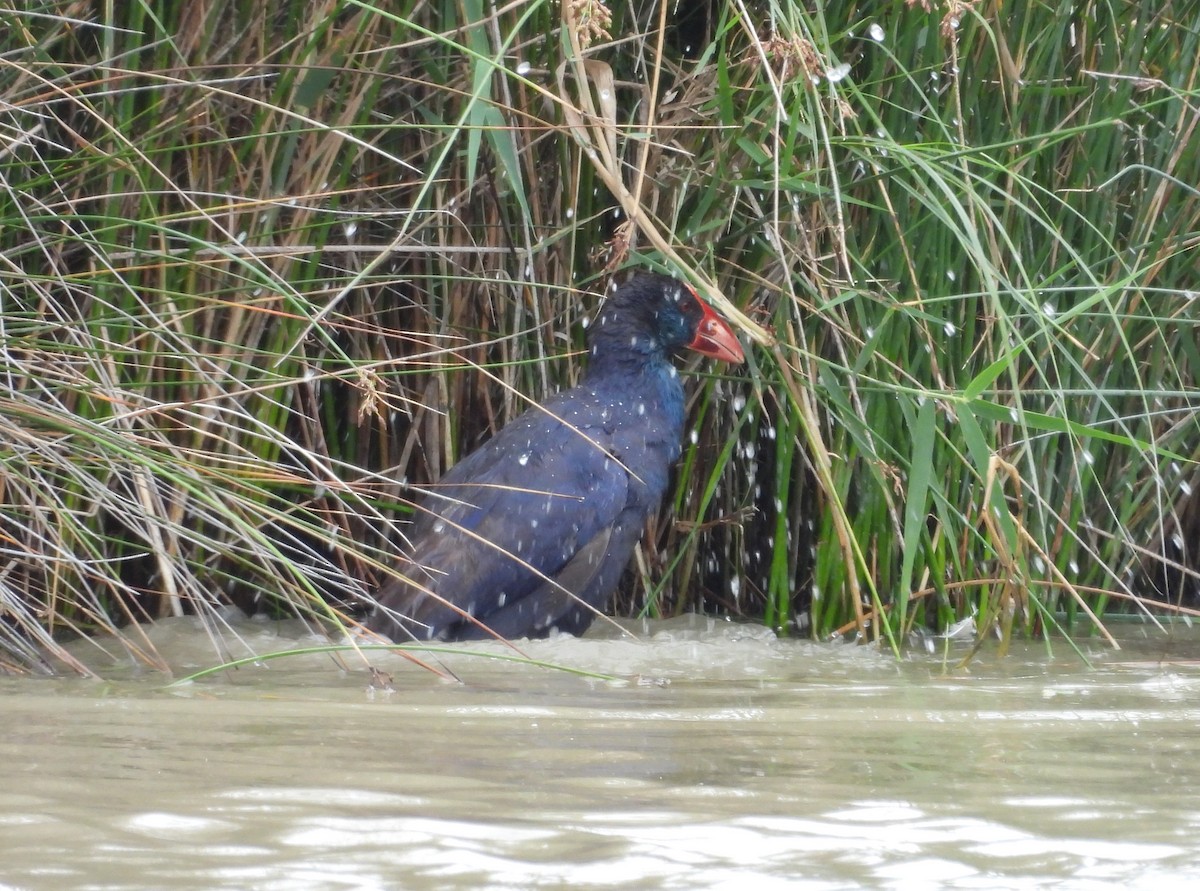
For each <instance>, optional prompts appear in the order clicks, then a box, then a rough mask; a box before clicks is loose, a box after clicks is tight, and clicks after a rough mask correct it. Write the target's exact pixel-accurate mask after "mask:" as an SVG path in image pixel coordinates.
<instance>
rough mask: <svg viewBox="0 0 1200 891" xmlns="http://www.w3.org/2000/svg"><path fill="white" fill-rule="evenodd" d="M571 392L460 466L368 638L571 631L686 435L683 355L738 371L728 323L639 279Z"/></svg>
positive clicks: (621, 298)
mask: <svg viewBox="0 0 1200 891" xmlns="http://www.w3.org/2000/svg"><path fill="white" fill-rule="evenodd" d="M588 344H589V347H590V359H589V362H588V368H587V372H586V373H585V375H584V377H583V380H582V382H581V383H580V384H579V386H577V387H574V388H572V389H570V390H566V391H564V392H561V393H558V394H557V395H555V396H553V397H551V398H549V399H547V400H546V401H545V402H544V403H542V404H541V405H537V406H534V407H532V408H530V409H529V410H527V411H526V412H524V413H523V414H522V415H521V416H520V417H518V418H517V419H516V420H514V421H513V422H512V423H510V424H509V425H508V426H506V427H505V428H504V429H503V430H501V431H500V432H499V433H498V434H496V436H495V437H494V438H493V439H492V440H490V441H489V442H488V443H486V444H485V445H484V446H483V447H482V448H480V449H479V450H477V451H475V452H473V453H472V454H470V455H468V456H467V457H466V458H464V459H463V460H462V461H460V462H459V463H458V464H456V465H455V466H454V467H453V468H452V469H451V470H450V471H449V472H448V473H447V474H446V475H445V476H444V477H442V479H441V482H440V483H439V484H438V486H437V487H436V489H435V490H434V494H432V495H431V496H429V497H428V498H427V499H426V502H425V505H424V507H423V508H422V511H421V513H420V515H419V516H418V518H417V520H416V522H415V523H414V524H413V528H412V533H411V536H410V541H411V543H412V557H411V563H410V564H409V565H408V566H406V567H405V568H404V569H403V577H402V578H394V579H392V580H390V581H389V582H387V583H386V584H385V585H384V586H383V588H382V589H381V590H380V592H379V594H378V596H377V600H378V606H377V607H376V610H375V613H374V615H373V616H372V617H371V619H370V622H369V627H370V628H371V629H372V630H374V631H377V632H380V633H382V634H385V635H387V636H389V637H391V638H392V639H393V640H395V641H406V640H414V639H415V640H428V639H440V640H469V639H477V638H485V637H489V636H491V635H493V634H495V635H498V636H500V637H505V638H520V637H544V636H546V635H548V634H550V633H552V632H555V631H559V632H564V633H570V634H581V633H583V631H584V630H586V629H587V627H588V626H589V625H590V624H591V623H592V619H593V618H594V617H595V615H596V613H597V611H598V610H602V609H603V608H604V607H605V606H606V604H607V602H608V599H609V596H610V595H611V594H612V591H613V589H614V588H615V587H616V586H617V583H618V581H619V580H620V576H621V572H622V570H623V569H624V568H625V565H626V564H627V563H628V562H629V558H630V555H631V554H632V553H633V548H634V546H635V545H636V544H637V541H638V538H639V537H640V536H641V533H642V529H643V527H644V526H645V523H646V518H647V517H648V516H649V515H650V513H651V512H652V511H653V510H654V509H655V508H656V507H657V506H658V503H659V501H660V500H661V498H662V495H663V491H664V490H665V489H666V486H667V475H668V472H669V470H670V467H671V464H672V463H673V462H674V461H675V459H676V458H678V457H679V451H680V439H681V438H682V435H683V420H684V418H683V387H682V386H681V385H680V383H679V377H678V374H677V372H676V370H675V367H674V366H673V365H672V364H671V362H670V356H671V354H672V353H673V352H674V351H675V350H677V349H681V348H684V347H687V348H689V349H692V350H695V351H697V352H699V353H703V354H704V355H707V356H713V357H715V358H717V359H721V360H723V361H726V362H733V363H740V362H742V361H743V360H744V358H745V357H744V355H743V353H742V348H741V345H740V344H739V343H738V340H737V337H736V336H735V335H734V333H733V331H732V330H731V329H730V327H729V326H728V325H727V324H726V323H725V322H724V321H723V320H722V319H721V318H720V317H718V316H717V314H716V313H715V312H713V310H712V307H710V306H708V304H706V303H705V302H704V301H702V300H701V299H700V298H699V297H698V296H697V295H696V293H695V292H694V291H693V290H692V289H691V288H689V287H688V286H687V285H685V284H683V283H682V282H680V281H677V280H676V279H673V278H669V277H667V276H663V275H654V274H649V273H643V274H639V275H637V276H636V277H634V278H633V279H631V280H630V281H628V282H627V283H626V284H624V285H621V286H620V287H618V288H617V289H616V290H615V291H614V292H613V293H612V295H611V296H610V297H609V298H608V300H607V302H606V303H605V304H604V307H603V309H602V310H601V312H600V314H599V315H598V316H597V318H596V319H595V321H594V322H593V323H592V325H591V327H590V328H589V330H588Z"/></svg>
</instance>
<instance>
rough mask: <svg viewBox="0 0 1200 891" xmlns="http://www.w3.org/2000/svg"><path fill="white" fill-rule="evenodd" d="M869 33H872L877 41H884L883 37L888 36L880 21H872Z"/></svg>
mask: <svg viewBox="0 0 1200 891" xmlns="http://www.w3.org/2000/svg"><path fill="white" fill-rule="evenodd" d="M867 33H868V34H870V35H871V39H872V40H874V41H875V42H876V43H883V38H884V37H885V36H886V35H885V34H884V33H883V26H882V25H880V24H879V22H872V23H871V27H870V28H868V29H867Z"/></svg>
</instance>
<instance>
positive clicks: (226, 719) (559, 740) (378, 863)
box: [0, 621, 1200, 891]
mask: <svg viewBox="0 0 1200 891" xmlns="http://www.w3.org/2000/svg"><path fill="white" fill-rule="evenodd" d="M278 630H279V629H275V628H268V627H264V626H255V627H251V628H248V629H244V633H245V634H247V635H250V636H251V639H250V640H249V643H250V644H251V645H253V646H256V647H258V648H259V649H260V650H267V649H270V648H271V647H272V646H275V647H278V646H281V645H287V644H289V643H295V642H296V641H294V640H293V641H288V640H287V639H283V640H279V639H275V638H274V635H276V633H277V631H278ZM153 633H154V635H155V637H156V643H157V644H158V645H159V646H160V647H161V648H169V652H170V653H171V654H172V656H173V657H174V658H177V660H178V663H179V665H180V667H181V668H182V667H183V666H184V665H186V664H204V663H207V662H210V661H212V657H211V654H210V653H209V651H208V649H207V643H206V641H205V639H204V638H203V636H202V635H201V634H200V633H199V632H197V631H196V630H195V629H194V628H193V627H192V626H191V625H190V624H189V623H187V622H184V621H180V622H175V623H165V624H164V625H162V626H160V627H158V628H156V629H155V630H154V632H153ZM285 633H286V632H285ZM462 649H464V650H465V649H466V648H465V647H463V648H462ZM475 649H482V650H485V651H488V652H492V653H500V652H502V648H501V647H499V646H497V645H494V644H486V645H479V646H477V647H475ZM524 649H525V650H526V652H528V653H529V654H530V655H532V656H535V657H538V658H547V659H551V660H555V661H558V662H562V663H565V664H570V665H572V666H575V667H579V668H586V669H590V670H596V671H599V672H603V673H617V674H620V675H622V676H623V678H624V680H623V681H622V682H619V683H613V682H605V681H598V680H589V679H586V678H580V677H577V676H574V675H568V674H564V673H561V672H552V671H547V670H544V669H538V668H533V667H530V666H524V665H516V664H511V663H504V662H498V661H495V660H484V659H481V658H479V657H476V656H470V655H465V654H456V655H453V656H443V657H438V658H439V659H440V663H439V664H441V665H442V666H443V667H444V668H446V669H448V670H449V671H452V672H454V673H455V674H457V675H458V676H459V677H460V678H461V679H462V683H450V682H447V681H443V680H438V679H436V678H435V677H433V676H432V675H430V674H429V673H427V672H425V671H423V670H421V669H418V668H415V667H412V666H411V665H409V664H408V663H406V662H404V661H403V660H401V659H400V658H398V657H396V656H393V655H388V656H383V657H379V658H378V659H377V660H376V664H377V665H378V666H380V667H382V668H384V669H386V670H387V671H388V672H389V673H391V674H392V677H393V682H392V685H393V687H394V689H393V691H392V692H387V693H385V692H381V691H379V690H374V691H372V690H371V689H369V682H368V676H367V673H366V672H365V671H364V670H360V669H358V668H353V669H352V670H349V671H341V670H339V669H337V668H336V667H334V666H332V665H331V663H330V661H329V659H328V658H327V657H301V658H294V659H284V660H278V661H272V662H267V663H264V664H262V665H261V666H256V667H250V668H247V669H242V670H240V671H237V672H235V673H231V674H229V675H227V676H223V677H220V678H214V679H211V680H205V681H202V682H197V683H193V684H190V685H187V686H185V687H182V688H170V689H164V688H163V686H162V678H161V677H160V676H157V675H148V676H143V677H140V678H137V677H128V676H127V677H124V678H122V679H119V680H117V681H112V682H103V683H100V682H89V681H79V680H49V681H48V680H36V681H35V680H6V681H2V682H0V688H2V691H0V692H2V693H3V697H4V698H3V703H4V704H3V709H4V715H5V730H4V733H3V734H2V735H0V758H2V759H3V761H2V763H3V765H4V775H5V780H6V781H5V782H4V784H3V786H2V787H0V852H2V856H0V888H5V889H7V888H16V889H30V891H33V889H68V888H72V889H74V888H79V889H84V888H87V889H226V888H228V889H246V888H255V889H281V891H282V889H316V888H320V889H325V888H329V889H360V888H361V889H368V888H369V889H375V888H378V889H385V888H386V889H399V888H403V889H434V888H439V889H441V888H472V889H474V888H486V889H491V888H497V889H510V888H511V889H526V888H568V887H571V888H647V889H658V888H678V889H708V888H730V889H734V888H739V889H740V888H754V889H774V888H801V889H807V888H814V889H824V888H896V889H920V888H990V889H995V888H1039V887H1054V888H1056V889H1076V888H1078V889H1092V888H1110V887H1111V888H1116V887H1122V888H1151V887H1153V888H1155V889H1159V888H1162V887H1170V886H1172V885H1179V884H1181V883H1183V882H1185V881H1190V880H1191V878H1192V877H1194V876H1196V875H1200V842H1198V841H1197V829H1198V827H1200V797H1198V796H1197V792H1198V791H1200V790H1198V788H1197V786H1198V782H1197V780H1198V776H1197V775H1198V769H1197V767H1196V763H1197V758H1196V754H1195V748H1196V731H1195V728H1196V725H1197V719H1198V717H1200V708H1198V706H1197V692H1198V691H1200V667H1198V666H1197V665H1195V664H1193V663H1191V662H1188V661H1186V657H1187V656H1188V655H1189V654H1190V653H1194V652H1196V650H1197V649H1198V647H1197V645H1196V644H1195V643H1193V642H1189V641H1187V640H1170V639H1166V640H1164V639H1162V638H1148V639H1147V640H1145V641H1144V642H1140V643H1139V642H1134V645H1133V646H1132V648H1127V649H1126V650H1124V651H1122V652H1120V653H1109V652H1107V651H1105V650H1103V649H1102V648H1101V646H1100V645H1099V644H1096V645H1095V647H1094V655H1096V656H1097V661H1096V662H1095V664H1094V666H1093V667H1092V668H1088V667H1087V666H1085V665H1083V664H1082V663H1081V662H1080V661H1079V660H1078V659H1077V658H1076V657H1075V656H1074V655H1072V654H1071V653H1070V652H1069V650H1068V649H1067V648H1066V647H1065V646H1058V647H1056V649H1055V653H1054V656H1053V657H1049V656H1047V655H1046V653H1045V650H1044V648H1042V647H1032V646H1031V647H1030V648H1029V649H1028V650H1027V651H1026V652H1023V653H1021V652H1019V653H1016V654H1013V655H1010V657H1009V658H1007V659H1005V660H1002V661H1001V660H997V659H995V658H993V657H989V656H988V655H987V654H985V655H984V656H983V657H982V658H981V659H980V660H979V661H977V662H976V663H974V664H973V666H972V667H971V669H970V671H969V672H957V673H949V674H947V673H946V671H945V670H944V669H945V667H944V665H943V663H942V662H941V661H940V660H938V659H926V658H912V659H908V660H906V661H904V662H901V663H897V662H896V661H894V660H893V659H891V658H890V657H888V656H885V655H881V654H879V653H877V652H875V651H873V650H871V649H869V648H862V647H853V646H847V645H840V646H834V645H828V646H821V645H814V644H811V643H805V642H795V641H777V640H774V639H773V638H771V637H770V636H769V635H764V634H763V633H762V632H761V631H758V630H756V629H753V628H738V627H736V626H731V625H726V624H706V623H703V622H699V623H696V622H673V623H664V624H661V625H656V626H655V627H654V629H653V630H652V633H651V634H650V635H647V636H641V637H639V638H638V639H633V640H627V639H616V638H615V637H613V636H612V635H611V632H610V633H608V634H606V633H605V632H603V631H601V633H600V634H599V635H598V636H597V637H595V638H590V639H584V640H574V639H568V640H556V641H544V642H537V643H534V644H529V645H527V646H526V647H525V648H524ZM958 654H959V653H958V652H957V651H956V653H955V655H956V656H957V655H958ZM109 674H110V676H114V675H119V672H116V671H115V670H114V671H112V672H109Z"/></svg>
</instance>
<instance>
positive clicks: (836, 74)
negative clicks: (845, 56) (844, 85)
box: [825, 62, 850, 84]
mask: <svg viewBox="0 0 1200 891" xmlns="http://www.w3.org/2000/svg"><path fill="white" fill-rule="evenodd" d="M849 73H850V63H848V62H843V63H842V64H841V65H837V66H835V67H833V68H830V69H829V70H828V71H826V72H825V76H826V77H827V78H829V82H830V83H831V84H836V83H837V82H838V81H842V80H845V79H846V75H847V74H849Z"/></svg>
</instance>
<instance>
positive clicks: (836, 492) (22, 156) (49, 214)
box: [0, 0, 1200, 672]
mask: <svg viewBox="0 0 1200 891" xmlns="http://www.w3.org/2000/svg"><path fill="white" fill-rule="evenodd" d="M0 19H2V20H3V22H2V23H3V25H4V27H3V28H2V29H0V35H2V36H0V42H2V49H3V54H2V56H0V58H2V59H3V65H2V66H0V86H2V88H3V89H2V92H0V96H3V97H4V98H3V102H2V104H0V134H2V139H3V143H2V144H0V187H2V188H0V310H2V311H0V326H2V327H0V347H2V350H3V353H2V356H3V377H2V378H0V400H2V401H3V404H4V411H3V412H2V413H0V425H3V435H2V439H0V455H2V458H3V460H2V461H0V524H3V525H2V531H0V547H3V550H4V563H3V567H2V570H0V596H2V598H3V600H2V601H0V602H2V606H0V615H2V616H3V621H2V622H0V664H2V665H3V667H6V668H9V669H12V670H30V669H33V668H38V667H43V668H47V669H49V668H53V667H56V665H57V664H58V663H62V662H64V661H65V662H66V664H68V665H69V666H71V667H72V668H74V669H75V670H77V671H81V672H87V671H89V670H90V663H89V661H88V660H87V659H86V658H81V657H79V656H78V653H79V650H78V649H73V650H72V651H71V652H68V651H67V650H66V649H64V647H63V646H62V642H63V640H64V639H65V638H66V637H68V636H70V634H71V633H74V634H78V635H82V636H83V637H85V638H87V639H92V640H97V641H99V640H102V639H103V640H113V641H116V643H115V644H106V645H107V646H113V645H115V646H118V647H123V648H125V649H126V650H127V651H128V652H129V654H130V655H131V657H132V658H135V659H138V660H141V661H144V662H146V663H149V664H162V657H161V655H160V654H157V653H155V652H154V651H153V648H152V647H151V646H150V644H149V642H148V640H147V639H146V638H145V637H143V636H142V635H141V633H140V628H141V627H142V626H143V624H144V623H145V622H146V621H149V620H152V619H154V618H156V617H160V616H165V615H179V614H185V613H186V614H192V615H195V616H197V617H199V620H201V621H203V622H204V623H205V625H206V626H207V627H208V628H210V629H211V633H212V637H213V640H214V643H215V645H216V646H217V647H218V649H219V651H220V652H221V653H222V654H224V655H227V656H228V657H229V658H233V657H237V656H240V655H243V654H244V653H245V649H246V648H245V646H244V645H242V644H240V643H239V641H238V639H237V637H236V634H235V633H234V632H233V631H232V630H231V627H230V624H229V622H228V618H229V616H230V615H231V613H230V611H229V610H230V608H232V607H237V608H238V609H241V610H250V611H253V610H258V611H263V612H267V613H269V614H274V615H297V616H302V617H304V618H306V619H308V620H310V621H312V622H314V625H319V626H320V627H322V628H334V629H337V628H346V627H350V626H352V625H353V624H354V622H355V620H356V619H355V617H356V615H357V613H356V612H355V609H357V608H359V607H361V606H362V605H364V604H368V603H369V601H370V596H371V592H372V590H373V587H374V584H375V583H376V582H377V581H378V580H379V579H381V578H383V577H384V576H385V575H386V574H387V573H389V572H391V571H393V568H394V566H395V565H396V561H397V555H399V554H401V553H403V551H404V546H405V545H404V537H403V534H404V520H405V519H406V517H407V516H408V515H409V512H410V510H411V505H412V504H413V503H414V501H416V500H417V499H418V498H419V497H420V494H421V491H422V487H423V486H424V485H426V484H427V483H430V482H434V481H436V479H437V478H438V477H439V476H440V474H441V473H442V472H443V471H444V470H445V468H446V467H447V466H449V465H450V464H452V463H453V462H454V461H455V460H456V459H457V458H458V456H459V455H460V454H462V453H464V452H465V451H467V450H469V449H471V448H473V447H474V446H475V445H477V444H478V443H480V442H481V441H482V440H483V439H484V438H486V437H487V436H488V435H490V433H491V432H492V431H494V430H495V429H496V428H498V427H499V426H501V425H503V424H504V423H505V421H506V420H507V419H508V418H510V417H512V416H513V415H514V414H515V413H516V412H518V411H520V410H521V409H522V408H523V407H524V406H525V405H526V404H527V399H530V398H532V399H536V398H538V397H539V396H542V395H544V394H546V393H548V392H550V391H552V390H553V389H555V388H556V387H559V386H564V385H567V384H569V383H571V382H573V381H574V380H575V379H577V376H578V373H579V370H580V362H581V360H580V358H579V355H580V354H579V352H578V350H577V348H578V347H579V346H580V345H581V340H580V338H581V324H580V323H581V322H582V320H583V319H584V318H586V317H587V316H588V315H589V314H590V313H591V312H592V311H593V310H594V308H595V306H596V304H597V297H596V296H595V295H596V294H597V293H599V292H600V291H601V289H602V287H603V285H604V282H605V280H606V279H607V277H608V276H610V275H613V274H619V272H620V270H623V269H625V268H626V267H629V266H634V265H656V266H660V267H663V268H667V269H670V270H672V271H674V272H676V273H677V274H681V275H684V276H686V277H689V278H691V279H692V280H693V281H694V282H695V283H696V284H697V286H698V287H700V288H701V289H702V290H703V291H704V293H706V294H708V295H709V296H710V297H711V298H712V299H713V301H714V302H716V303H718V305H719V306H720V307H721V308H722V309H723V310H725V311H726V313H727V314H728V315H730V317H731V318H733V319H734V320H735V322H736V323H737V324H738V325H740V326H741V328H742V329H743V330H744V331H745V332H746V334H747V337H748V338H750V339H752V340H754V341H756V342H757V343H758V344H759V347H758V348H757V349H756V350H755V351H754V352H753V355H752V356H751V360H750V362H749V366H748V369H747V370H746V371H745V372H744V373H740V374H737V375H736V376H733V377H729V376H723V375H722V374H718V373H713V372H710V371H705V370H702V369H696V370H698V372H699V373H698V374H697V375H694V376H693V380H694V385H693V387H692V398H691V401H690V404H689V412H690V430H691V431H692V432H691V433H690V435H689V437H688V440H687V442H686V443H685V454H684V457H683V459H682V460H681V462H680V469H679V472H678V474H677V484H676V487H675V489H674V493H673V495H672V497H671V499H670V500H669V503H668V504H667V505H666V506H665V507H664V510H663V511H662V512H661V514H660V516H659V517H658V519H657V521H656V522H655V523H653V524H652V528H651V530H650V532H649V534H648V535H647V537H646V538H645V539H644V541H643V544H642V546H641V548H640V550H639V553H638V559H637V560H636V561H635V564H634V566H633V567H632V571H631V573H630V578H629V579H628V580H627V584H626V585H625V586H623V588H622V595H621V597H620V599H619V602H618V604H617V605H616V606H617V609H618V610H619V611H620V612H623V613H626V614H634V613H639V612H646V613H649V614H652V615H667V614H673V613H677V612H681V611H685V610H692V609H703V610H709V611H720V612H728V613H732V614H736V615H744V616H750V617H754V618H756V619H758V620H761V621H765V622H766V623H768V624H769V625H771V626H772V627H776V628H779V629H781V630H783V629H793V630H797V629H798V630H800V631H801V632H803V633H806V634H813V635H816V636H818V637H822V638H825V637H828V636H830V635H831V634H835V633H839V632H840V633H846V632H848V631H849V632H852V633H854V634H857V635H861V636H864V637H872V638H880V639H884V640H887V641H890V642H891V643H892V644H894V645H895V646H900V645H902V644H903V643H905V642H906V641H908V640H909V639H910V636H911V635H918V636H920V635H922V634H925V633H927V632H930V631H932V632H942V631H944V630H946V629H948V628H951V627H954V626H956V624H958V623H961V622H962V621H963V620H967V619H970V618H972V617H973V619H974V622H975V627H976V634H977V636H978V639H979V640H984V639H986V638H987V637H988V636H989V635H991V634H992V633H993V631H999V632H1000V633H1001V636H1002V638H1003V639H1005V640H1007V639H1009V638H1010V637H1011V636H1012V635H1013V634H1017V633H1024V634H1034V633H1039V632H1044V631H1046V630H1048V629H1052V628H1056V627H1059V626H1062V625H1064V624H1066V625H1070V624H1071V623H1075V621H1076V619H1079V618H1081V617H1088V616H1091V615H1092V614H1096V615H1097V616H1098V615H1099V614H1100V613H1102V612H1103V611H1105V610H1111V609H1112V608H1113V607H1114V605H1116V604H1118V603H1120V604H1125V603H1128V602H1129V601H1130V598H1133V597H1139V596H1144V595H1149V594H1153V595H1155V596H1158V597H1159V598H1160V599H1165V600H1172V601H1174V602H1175V603H1176V604H1179V605H1182V606H1187V605H1188V603H1190V602H1191V600H1192V599H1193V598H1194V597H1195V593H1196V590H1197V583H1196V579H1197V576H1196V568H1197V558H1196V553H1197V548H1198V547H1200V542H1197V537H1198V536H1200V522H1198V521H1197V514H1198V513H1200V507H1197V504H1198V501H1197V498H1196V497H1193V496H1190V495H1189V493H1191V492H1194V491H1195V487H1196V485H1197V480H1198V476H1200V475H1198V474H1197V460H1198V459H1200V429H1198V427H1200V424H1198V421H1197V417H1198V415H1197V411H1198V408H1200V393H1198V390H1197V386H1196V375H1197V368H1198V367H1200V348H1198V346H1197V341H1198V337H1197V324H1198V322H1197V319H1198V318H1200V313H1198V312H1197V302H1196V293H1197V284H1196V276H1197V272H1196V270H1197V268H1198V267H1197V243H1198V241H1200V139H1198V137H1197V122H1198V121H1200V85H1198V84H1197V73H1198V71H1200V65H1198V64H1197V59H1198V58H1200V52H1198V50H1200V46H1198V42H1200V3H1195V2H1188V3H1176V4H1167V5H1165V6H1163V7H1161V8H1156V9H1147V8H1146V7H1145V6H1144V5H1141V4H1124V3H1123V4H1107V5H1103V4H1085V5H1083V6H1078V5H1077V6H1074V7H1070V8H1067V9H1060V8H1058V7H1056V6H1053V5H1049V4H1041V3H1032V4H1018V5H1017V6H1016V7H1013V6H1012V5H1011V4H1010V5H1009V6H1006V7H1004V8H1003V9H1001V8H999V7H987V6H984V5H982V4H965V3H960V2H958V0H951V2H950V3H948V4H936V5H935V4H929V8H925V5H924V4H922V3H919V2H918V3H913V4H896V3H887V4H884V3H859V4H828V5H826V4H824V3H817V4H816V6H806V7H804V8H801V7H800V6H799V5H796V4H791V3H771V2H763V3H748V2H745V0H732V2H714V3H711V4H708V5H707V6H696V7H695V8H693V9H690V11H687V10H685V11H681V10H680V9H679V8H677V7H676V5H675V4H658V3H650V2H645V3H640V2H634V3H629V4H623V5H618V4H608V5H607V6H605V5H603V4H601V3H599V2H598V0H564V2H563V3H561V4H559V3H550V2H546V0H516V2H513V3H507V4H492V3H483V2H482V0H462V2H459V3H450V2H435V3H412V2H403V0H402V2H397V3H391V4H382V3H376V2H366V0H325V2H312V0H293V2H290V3H284V4H266V3H262V2H253V0H215V2H212V3H208V4H173V3H162V2H158V0H145V2H141V3H133V4H111V5H110V4H93V3H89V2H79V0H77V2H67V0H63V2H51V0H47V2H45V3H43V4H41V5H40V6H37V7H27V8H25V9H24V10H23V11H20V12H16V11H9V12H3V13H0ZM1156 608H1157V607H1156ZM1073 627H1075V628H1077V629H1084V628H1086V627H1088V626H1086V625H1074V626H1073ZM99 632H107V633H108V634H109V635H112V637H111V638H110V637H107V636H105V635H100V634H99ZM72 654H75V655H72Z"/></svg>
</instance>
